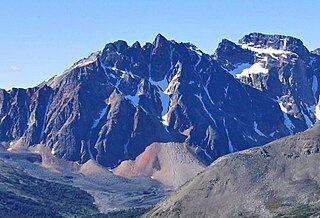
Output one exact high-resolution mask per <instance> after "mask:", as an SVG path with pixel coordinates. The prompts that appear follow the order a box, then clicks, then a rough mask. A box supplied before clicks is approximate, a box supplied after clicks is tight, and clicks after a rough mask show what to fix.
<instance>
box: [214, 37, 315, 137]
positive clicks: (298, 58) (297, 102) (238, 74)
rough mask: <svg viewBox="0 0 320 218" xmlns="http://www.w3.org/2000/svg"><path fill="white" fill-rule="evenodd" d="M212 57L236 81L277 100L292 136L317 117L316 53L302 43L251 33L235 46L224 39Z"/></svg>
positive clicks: (291, 39)
mask: <svg viewBox="0 0 320 218" xmlns="http://www.w3.org/2000/svg"><path fill="white" fill-rule="evenodd" d="M214 58H215V59H216V60H217V61H218V62H219V63H220V64H221V66H222V67H223V68H225V69H226V70H227V71H228V72H229V73H230V74H232V75H233V76H234V77H235V78H237V79H239V80H240V81H241V82H243V83H245V84H248V85H250V86H251V87H254V88H256V89H258V90H260V91H262V92H264V93H266V94H267V95H268V96H270V97H271V98H273V99H274V100H275V101H277V102H278V103H279V105H280V108H281V110H282V111H283V113H284V117H285V125H286V126H287V128H288V129H289V131H290V132H291V133H296V132H298V131H301V130H303V129H306V128H307V127H311V126H312V124H313V123H314V122H315V121H316V119H317V118H319V116H320V114H319V109H318V108H317V105H318V101H319V86H318V83H319V82H318V81H319V79H320V71H319V67H320V59H319V54H318V53H317V50H316V51H314V52H309V51H308V49H307V48H306V47H305V46H304V45H303V43H302V42H301V40H299V39H296V38H293V37H290V36H281V35H265V34H261V33H251V34H249V35H246V36H244V37H243V38H242V39H240V40H239V42H238V44H235V43H233V42H230V41H228V40H223V41H222V42H221V43H220V44H219V46H218V49H217V50H216V52H215V54H214Z"/></svg>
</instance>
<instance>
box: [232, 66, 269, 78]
mask: <svg viewBox="0 0 320 218" xmlns="http://www.w3.org/2000/svg"><path fill="white" fill-rule="evenodd" d="M268 72H269V70H268V69H266V68H264V67H263V66H262V64H261V63H255V64H253V65H252V66H251V67H250V68H248V69H244V70H243V71H242V72H241V73H240V74H236V78H237V79H240V78H241V77H250V76H251V75H253V74H268Z"/></svg>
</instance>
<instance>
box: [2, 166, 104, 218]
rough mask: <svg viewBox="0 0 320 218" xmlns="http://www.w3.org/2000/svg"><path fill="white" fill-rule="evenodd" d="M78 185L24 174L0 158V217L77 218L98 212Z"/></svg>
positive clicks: (92, 200)
mask: <svg viewBox="0 0 320 218" xmlns="http://www.w3.org/2000/svg"><path fill="white" fill-rule="evenodd" d="M93 202H94V199H93V197H92V196H91V195H89V194H88V193H87V192H85V191H82V190H81V189H79V188H75V187H72V186H69V185H64V184H60V183H53V182H48V181H45V180H42V179H37V178H34V177H31V176H29V175H27V174H26V173H24V172H22V171H21V170H19V169H16V168H14V167H12V166H11V165H8V164H7V163H5V162H4V161H2V160H0V217H80V216H86V215H91V214H97V213H99V212H98V210H97V208H96V206H95V205H94V204H93Z"/></svg>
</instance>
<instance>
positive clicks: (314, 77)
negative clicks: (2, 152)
mask: <svg viewBox="0 0 320 218" xmlns="http://www.w3.org/2000/svg"><path fill="white" fill-rule="evenodd" d="M239 43H240V44H235V43H233V42H230V41H228V40H223V41H222V42H221V43H220V45H219V47H218V49H217V51H216V52H215V54H214V55H209V54H205V53H204V52H202V51H201V50H199V49H198V48H197V47H196V46H194V45H192V44H191V43H177V42H175V41H169V40H167V39H166V38H165V37H163V36H162V35H160V34H159V35H157V36H156V38H155V40H154V41H153V42H152V43H146V44H145V45H144V46H141V45H140V43H139V42H136V43H134V44H133V45H131V46H129V45H128V44H127V43H126V42H125V41H121V40H119V41H116V42H114V43H109V44H107V45H106V46H105V48H104V49H103V50H102V51H99V52H96V53H93V54H91V55H90V56H89V57H88V58H85V59H83V60H80V61H79V62H77V63H75V64H74V65H73V66H72V67H70V68H69V69H67V70H66V71H65V72H63V73H62V74H60V75H57V76H55V77H53V78H51V79H49V80H47V81H44V82H43V83H42V84H40V85H38V86H37V87H34V88H28V89H19V88H12V89H11V90H0V142H1V144H3V145H4V146H5V147H6V148H7V149H8V150H10V151H14V150H19V149H29V148H32V147H34V146H35V145H37V144H42V145H45V146H46V147H47V148H49V149H50V150H51V153H52V155H54V156H56V157H60V158H63V159H66V160H70V161H74V162H77V163H80V164H82V163H85V162H87V161H88V160H90V159H92V160H95V161H97V162H98V163H99V164H101V165H103V166H105V167H109V168H115V167H117V166H119V165H120V164H121V162H123V161H126V160H128V161H129V160H134V159H135V158H137V157H138V156H139V155H141V154H142V153H143V152H145V150H146V148H147V147H148V146H150V145H151V144H152V143H162V144H168V143H169V144H170V143H171V144H172V143H173V144H174V145H177V144H180V145H181V146H184V147H185V148H186V150H187V151H188V152H189V153H190V154H192V155H194V156H195V157H197V158H198V159H199V160H200V161H201V162H202V164H205V165H208V164H210V163H212V162H213V161H214V160H216V159H217V158H218V157H220V156H222V155H225V154H228V153H232V152H235V151H240V150H244V149H247V148H250V147H255V146H260V145H263V144H265V143H267V142H270V141H272V140H275V139H277V138H280V137H283V136H287V135H290V134H293V133H296V132H299V131H302V130H305V129H307V128H308V127H310V126H311V125H312V124H313V123H314V122H315V120H316V115H317V113H316V108H317V107H316V105H317V101H318V97H317V95H318V94H319V91H318V85H317V84H318V82H317V81H318V77H319V70H318V69H319V68H318V66H319V56H318V55H317V53H316V52H313V53H312V52H309V51H308V50H307V49H306V48H305V47H304V46H303V44H302V42H301V41H300V40H298V39H295V38H292V37H285V36H278V35H275V36H270V35H264V34H256V33H253V34H249V35H248V36H245V37H244V38H243V39H241V40H240V42H239ZM256 70H257V71H256ZM160 162H161V161H160ZM128 165H129V166H131V164H128ZM125 171H127V169H123V168H122V172H125Z"/></svg>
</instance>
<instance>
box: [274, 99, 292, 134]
mask: <svg viewBox="0 0 320 218" xmlns="http://www.w3.org/2000/svg"><path fill="white" fill-rule="evenodd" d="M277 102H278V104H279V106H280V109H281V111H282V113H283V117H284V125H285V126H286V127H287V129H288V130H289V132H290V134H292V133H293V129H294V128H295V126H294V125H293V123H292V121H291V120H290V118H289V117H288V110H287V108H285V107H284V106H283V105H282V102H281V101H280V100H277Z"/></svg>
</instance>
